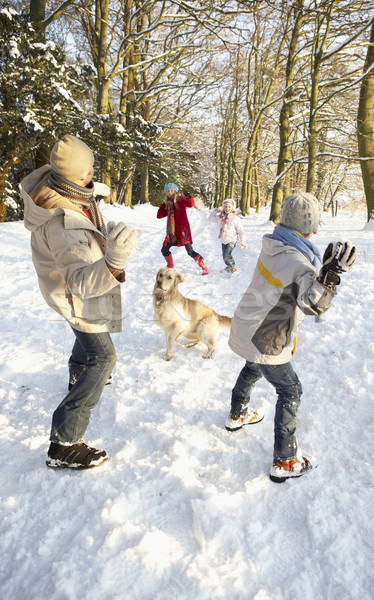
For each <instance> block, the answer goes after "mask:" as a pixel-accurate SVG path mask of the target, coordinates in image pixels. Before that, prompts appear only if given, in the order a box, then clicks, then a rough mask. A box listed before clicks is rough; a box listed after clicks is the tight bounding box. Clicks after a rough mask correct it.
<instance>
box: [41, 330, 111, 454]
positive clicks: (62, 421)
mask: <svg viewBox="0 0 374 600" xmlns="http://www.w3.org/2000/svg"><path fill="white" fill-rule="evenodd" d="M73 333H74V335H75V338H76V339H75V344H74V346H73V350H72V354H71V357H70V360H69V368H70V369H74V366H75V367H76V370H77V373H79V376H78V378H77V381H76V383H75V384H74V385H73V387H72V389H71V390H70V392H69V393H68V395H67V396H65V398H64V399H63V400H62V402H61V404H60V405H59V406H58V407H57V408H56V410H55V412H54V413H53V417H52V428H51V435H50V440H51V442H57V443H59V442H65V443H69V444H75V443H76V442H77V441H78V440H80V439H82V438H83V436H84V434H85V431H86V429H87V426H88V423H89V420H90V414H91V410H92V409H93V408H94V407H95V406H96V404H97V403H98V401H99V400H100V396H101V394H102V391H103V388H104V385H105V383H106V382H107V379H108V377H109V375H110V374H111V372H112V369H113V367H114V365H115V364H116V360H117V354H116V351H115V349H114V346H113V342H112V340H111V337H110V335H109V333H84V332H83V331H77V330H76V329H73ZM82 365H84V368H83V369H82Z"/></svg>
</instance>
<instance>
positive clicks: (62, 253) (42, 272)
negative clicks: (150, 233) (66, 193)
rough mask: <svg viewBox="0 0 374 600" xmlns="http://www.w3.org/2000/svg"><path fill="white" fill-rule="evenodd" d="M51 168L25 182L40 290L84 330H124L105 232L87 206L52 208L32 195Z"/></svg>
mask: <svg viewBox="0 0 374 600" xmlns="http://www.w3.org/2000/svg"><path fill="white" fill-rule="evenodd" d="M49 170H50V167H49V165H45V166H43V167H41V168H40V169H37V170H36V171H34V172H33V173H31V174H30V175H28V176H27V177H26V178H25V179H23V181H22V182H21V184H20V191H21V195H22V198H23V201H24V205H25V220H24V225H25V227H26V229H28V230H29V231H31V249H32V260H33V263H34V266H35V270H36V272H37V275H38V281H39V287H40V291H41V293H42V295H43V297H44V299H45V301H46V302H47V304H48V306H50V307H51V308H52V309H53V310H55V311H56V312H57V313H58V314H60V315H61V316H62V317H63V318H64V319H66V320H67V321H68V323H70V325H71V326H72V327H73V328H74V329H77V330H78V331H85V332H87V333H100V332H106V331H108V332H117V331H121V329H122V321H121V289H120V283H119V282H118V281H117V279H116V278H115V277H114V276H113V275H112V274H111V272H110V271H109V269H108V267H107V265H106V262H105V258H104V254H105V248H106V241H105V238H104V236H103V235H102V233H101V232H100V231H99V230H98V229H96V228H95V226H94V225H93V223H92V222H91V221H90V219H89V218H88V217H86V216H85V215H84V213H83V212H82V213H80V212H77V211H76V210H70V209H67V208H61V207H59V208H53V209H49V210H48V209H45V208H43V207H41V206H37V205H36V204H35V203H34V201H33V200H32V199H31V198H30V195H29V194H30V193H31V192H32V190H33V189H34V188H35V186H36V184H37V183H39V182H40V181H41V179H42V178H43V177H44V176H45V175H46V174H47V173H48V172H49ZM49 192H50V193H52V194H56V195H57V196H58V194H57V192H54V191H52V190H49ZM64 200H65V203H66V198H65V199H64Z"/></svg>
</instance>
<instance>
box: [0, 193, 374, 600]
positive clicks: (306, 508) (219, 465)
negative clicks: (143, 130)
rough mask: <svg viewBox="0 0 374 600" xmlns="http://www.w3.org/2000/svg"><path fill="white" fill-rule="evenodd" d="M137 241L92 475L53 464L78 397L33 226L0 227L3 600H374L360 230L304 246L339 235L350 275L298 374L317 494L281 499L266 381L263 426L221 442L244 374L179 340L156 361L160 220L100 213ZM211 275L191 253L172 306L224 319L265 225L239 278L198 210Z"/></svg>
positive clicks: (242, 257) (248, 221)
mask: <svg viewBox="0 0 374 600" xmlns="http://www.w3.org/2000/svg"><path fill="white" fill-rule="evenodd" d="M102 209H103V212H104V214H105V217H106V218H107V219H108V220H109V219H111V220H124V221H125V222H126V223H128V224H129V225H131V226H134V227H136V228H138V229H140V230H141V231H142V237H141V241H140V244H139V247H138V250H137V252H136V254H135V255H134V256H133V258H132V259H131V262H130V263H129V265H128V267H127V269H126V271H127V282H126V283H125V284H124V285H123V287H122V290H123V302H124V321H123V333H121V334H116V335H114V336H113V340H114V343H115V346H116V349H117V353H118V363H117V366H116V370H115V373H114V383H113V385H111V386H106V388H105V390H104V393H103V396H102V399H101V402H100V404H99V405H98V407H97V408H96V409H95V410H94V412H93V414H92V418H91V422H90V425H89V428H88V430H87V435H86V441H87V442H89V443H91V444H92V445H96V446H97V447H104V448H105V449H106V450H107V451H108V453H109V454H110V460H109V461H108V462H107V463H106V464H105V465H104V466H102V467H101V468H98V469H93V470H90V471H81V472H70V471H68V470H61V471H53V470H51V469H48V468H47V467H46V466H45V458H46V451H47V448H48V444H49V442H48V437H49V428H50V421H51V414H52V412H53V410H54V408H55V407H56V405H57V404H58V402H59V401H60V400H61V399H62V397H63V396H64V394H65V392H66V387H67V359H68V357H69V353H70V350H71V346H72V343H73V335H72V333H71V332H70V329H69V327H68V325H67V324H65V323H64V322H63V321H62V320H61V319H59V318H58V316H57V315H56V314H54V313H53V311H51V310H50V309H48V308H47V307H46V305H45V303H44V301H43V299H42V297H41V295H40V292H39V289H38V285H37V280H36V276H35V272H34V268H33V265H32V262H31V255H30V249H29V232H27V231H26V230H25V229H24V227H23V224H22V223H5V224H1V225H0V249H1V263H0V265H1V270H0V288H1V295H0V307H1V358H0V361H1V362H0V402H1V409H0V431H1V457H2V460H1V465H0V482H1V488H0V490H1V516H2V518H1V525H0V540H1V542H0V545H1V560H0V587H1V598H2V600H15V599H17V600H174V599H175V600H177V599H178V600H218V599H223V600H350V599H354V600H359V599H360V600H366V599H369V598H373V593H374V592H373V590H374V575H373V564H374V536H373V529H374V528H373V519H372V507H373V484H374V474H373V456H374V449H373V429H374V417H373V385H374V375H373V373H374V335H373V330H374V324H373V308H374V244H373V235H374V233H373V231H368V230H365V214H364V213H363V212H361V213H348V212H340V214H339V215H338V217H337V218H335V219H333V218H332V217H331V216H330V215H329V214H323V217H322V220H323V223H322V225H321V227H320V231H319V233H318V235H317V236H315V237H314V238H313V241H314V242H315V243H316V244H317V246H318V247H319V248H320V250H321V251H323V250H324V248H325V246H326V245H327V243H328V242H329V241H330V240H331V239H336V238H338V237H341V236H344V237H346V238H349V239H350V240H352V241H353V242H354V243H355V244H356V245H357V246H358V255H359V256H358V260H357V262H356V265H355V266H354V267H353V269H352V270H351V271H350V272H349V273H347V274H345V275H343V277H342V280H343V281H342V284H341V286H340V288H339V290H338V295H337V296H336V298H335V299H334V302H333V305H332V308H331V309H330V311H329V312H328V313H327V314H326V316H325V317H324V319H323V320H322V321H321V322H319V323H316V322H315V320H314V319H313V318H311V317H308V318H306V319H305V320H304V323H303V325H302V327H301V331H300V334H299V340H298V350H297V352H296V355H295V357H294V360H293V365H294V368H295V370H296V372H297V373H298V375H299V377H300V379H301V381H302V384H303V388H304V395H303V398H302V403H301V407H300V411H299V419H298V437H299V443H300V448H301V449H302V450H305V451H306V452H311V453H312V454H314V455H315V456H317V458H318V460H319V466H318V468H317V469H316V470H315V471H314V472H312V473H310V475H308V476H307V477H304V478H301V479H297V480H293V481H289V482H285V483H283V484H275V483H272V482H271V481H270V480H269V477H268V473H269V469H270V464H271V460H272V447H273V415H274V407H275V399H276V398H275V392H274V391H273V389H272V388H271V386H270V385H269V384H268V383H267V382H266V381H265V380H261V381H260V382H259V383H258V384H257V387H256V390H255V393H254V394H253V397H252V406H253V407H254V408H255V407H260V408H262V409H263V410H264V412H265V419H264V420H263V421H262V422H261V423H259V424H257V425H253V426H248V427H246V428H244V429H243V430H241V431H238V432H236V433H229V432H227V431H226V430H225V429H224V421H225V418H226V416H227V414H228V411H229V406H230V394H231V388H232V386H233V384H234V382H235V380H236V377H237V375H238V373H239V370H240V369H241V367H242V365H243V361H242V360H241V359H240V358H239V357H238V356H236V355H235V354H233V353H232V352H231V351H230V349H229V347H228V346H227V332H224V331H222V333H220V335H219V338H218V345H217V350H216V352H215V354H214V357H213V359H212V360H203V359H202V357H201V351H200V350H199V348H198V347H194V348H185V347H184V345H183V343H184V342H182V341H181V342H179V343H178V345H177V351H176V354H175V356H174V358H173V359H172V360H171V361H170V362H165V361H163V360H162V356H163V354H164V352H165V339H164V333H163V332H162V330H161V329H159V328H158V327H157V326H156V325H155V324H154V322H153V310H152V297H151V293H152V288H153V284H154V278H155V274H156V271H157V268H158V267H159V266H163V265H164V259H163V258H162V256H161V254H160V247H161V243H162V240H163V238H164V231H165V220H157V219H156V209H155V208H154V207H152V206H144V205H142V206H137V207H135V210H130V209H129V208H121V207H112V206H106V205H104V204H102ZM189 218H190V222H191V227H192V232H193V237H194V247H195V249H196V250H197V251H199V252H201V254H202V255H203V256H204V258H205V262H206V263H207V265H208V266H209V268H210V269H211V273H210V274H209V275H208V276H207V277H202V276H201V275H200V269H199V268H198V267H197V265H196V264H195V263H194V262H193V261H192V260H191V259H190V258H189V257H188V256H187V254H186V253H185V251H184V250H183V249H176V250H175V249H174V251H173V254H174V261H175V265H176V268H177V270H179V271H180V272H181V273H182V274H183V276H184V278H185V281H184V283H183V284H182V285H181V291H182V292H183V293H184V294H185V295H187V296H189V297H191V298H197V299H199V300H201V301H203V302H204V303H205V304H208V305H210V306H212V307H213V308H215V309H216V310H217V311H218V312H220V313H222V314H228V315H231V314H232V313H233V311H234V309H235V307H236V305H237V303H238V301H239V299H240V297H241V295H242V294H243V292H244V291H245V289H246V288H247V285H248V283H249V280H250V278H251V274H252V271H253V268H254V266H255V264H256V259H257V255H258V252H259V249H260V244H261V238H262V235H263V234H264V233H268V232H271V230H272V227H273V226H272V224H271V223H269V221H268V210H267V209H264V210H263V211H262V213H261V214H260V215H251V216H249V217H246V218H244V219H243V225H244V228H245V231H246V236H247V243H248V248H247V250H246V251H242V250H239V249H235V250H234V255H235V257H236V259H237V266H238V268H239V271H240V273H239V275H238V276H237V277H234V278H232V277H231V278H230V277H229V276H228V275H226V274H225V273H223V272H222V268H223V266H224V265H223V262H222V258H221V254H220V243H219V240H218V238H217V235H218V233H217V229H216V227H215V225H214V224H208V223H207V212H205V211H197V210H196V209H190V210H189Z"/></svg>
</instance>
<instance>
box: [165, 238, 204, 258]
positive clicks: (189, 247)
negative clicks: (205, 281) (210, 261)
mask: <svg viewBox="0 0 374 600" xmlns="http://www.w3.org/2000/svg"><path fill="white" fill-rule="evenodd" d="M172 246H177V243H176V242H172V243H170V244H165V246H162V248H161V254H162V256H169V255H170V254H171V252H170V248H171V247H172ZM184 247H185V250H186V252H187V254H188V256H191V258H196V256H201V254H198V252H195V250H194V249H193V248H192V244H185V245H184ZM201 258H202V256H201Z"/></svg>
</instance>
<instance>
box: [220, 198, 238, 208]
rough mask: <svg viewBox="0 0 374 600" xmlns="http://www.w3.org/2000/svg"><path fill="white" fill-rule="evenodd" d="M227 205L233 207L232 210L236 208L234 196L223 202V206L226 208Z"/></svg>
mask: <svg viewBox="0 0 374 600" xmlns="http://www.w3.org/2000/svg"><path fill="white" fill-rule="evenodd" d="M225 206H229V207H230V208H231V210H235V208H236V204H235V200H233V199H232V198H226V200H224V201H223V202H222V208H225Z"/></svg>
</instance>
